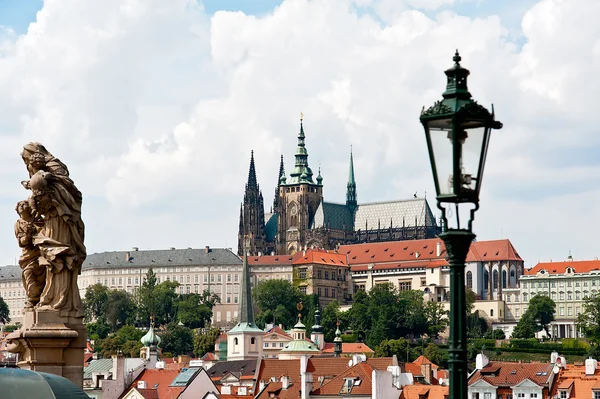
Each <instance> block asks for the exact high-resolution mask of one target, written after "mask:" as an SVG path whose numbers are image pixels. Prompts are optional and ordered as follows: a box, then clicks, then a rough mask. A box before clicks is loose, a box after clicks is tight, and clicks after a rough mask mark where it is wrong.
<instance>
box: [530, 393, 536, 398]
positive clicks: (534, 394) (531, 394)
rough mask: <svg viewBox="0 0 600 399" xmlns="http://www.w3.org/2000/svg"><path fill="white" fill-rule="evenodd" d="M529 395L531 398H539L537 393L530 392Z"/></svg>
mask: <svg viewBox="0 0 600 399" xmlns="http://www.w3.org/2000/svg"><path fill="white" fill-rule="evenodd" d="M529 397H530V398H537V393H530V394H529Z"/></svg>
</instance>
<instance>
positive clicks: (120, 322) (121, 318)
mask: <svg viewBox="0 0 600 399" xmlns="http://www.w3.org/2000/svg"><path fill="white" fill-rule="evenodd" d="M102 311H103V314H104V316H105V317H106V322H107V324H108V325H109V326H110V327H111V328H112V330H113V331H117V330H118V329H119V328H120V327H122V326H124V325H126V324H132V323H133V322H134V320H135V314H136V306H135V302H134V300H133V297H132V296H131V294H129V293H128V292H126V291H123V290H109V291H108V299H107V300H106V302H105V303H104V306H103V307H102Z"/></svg>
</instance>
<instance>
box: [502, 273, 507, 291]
mask: <svg viewBox="0 0 600 399" xmlns="http://www.w3.org/2000/svg"><path fill="white" fill-rule="evenodd" d="M506 276H507V274H506V270H502V288H506Z"/></svg>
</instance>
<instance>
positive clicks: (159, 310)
mask: <svg viewBox="0 0 600 399" xmlns="http://www.w3.org/2000/svg"><path fill="white" fill-rule="evenodd" d="M178 286H179V283H177V282H175V281H163V282H162V283H160V284H157V279H156V275H155V274H154V271H153V270H152V268H150V269H148V272H147V273H146V277H145V279H144V281H143V283H142V286H141V287H140V289H139V291H138V295H137V301H138V315H139V319H140V320H139V323H140V324H141V325H144V326H145V325H147V324H148V320H150V315H153V316H154V323H155V324H156V326H161V325H163V324H168V323H170V322H171V321H173V319H174V318H175V316H176V308H175V299H176V298H177V293H176V292H175V289H176V288H177V287H178Z"/></svg>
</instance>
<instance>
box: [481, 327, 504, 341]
mask: <svg viewBox="0 0 600 399" xmlns="http://www.w3.org/2000/svg"><path fill="white" fill-rule="evenodd" d="M483 337H484V338H486V339H505V338H506V334H504V330H502V329H500V328H497V329H495V330H493V331H492V330H488V331H487V332H486V333H485V334H484V336H483Z"/></svg>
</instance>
